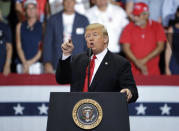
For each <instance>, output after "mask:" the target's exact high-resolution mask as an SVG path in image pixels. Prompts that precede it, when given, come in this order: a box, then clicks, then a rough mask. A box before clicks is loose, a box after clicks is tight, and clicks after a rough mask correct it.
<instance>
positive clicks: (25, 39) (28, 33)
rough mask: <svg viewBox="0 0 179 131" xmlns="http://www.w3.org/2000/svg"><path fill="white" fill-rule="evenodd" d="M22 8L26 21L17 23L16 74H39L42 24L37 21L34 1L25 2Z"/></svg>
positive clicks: (41, 68) (40, 69)
mask: <svg viewBox="0 0 179 131" xmlns="http://www.w3.org/2000/svg"><path fill="white" fill-rule="evenodd" d="M24 8H25V14H26V17H27V19H26V21H24V22H21V23H18V24H17V28H16V47H17V54H18V56H19V60H18V64H17V67H16V68H17V73H29V74H40V73H42V71H43V67H42V64H41V63H40V62H39V60H40V58H41V55H42V49H41V47H42V24H41V23H40V22H39V21H38V15H37V2H36V0H27V1H26V2H25V3H24Z"/></svg>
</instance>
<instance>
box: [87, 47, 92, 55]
mask: <svg viewBox="0 0 179 131" xmlns="http://www.w3.org/2000/svg"><path fill="white" fill-rule="evenodd" d="M92 54H93V51H92V49H91V48H88V50H87V55H88V57H91V56H92Z"/></svg>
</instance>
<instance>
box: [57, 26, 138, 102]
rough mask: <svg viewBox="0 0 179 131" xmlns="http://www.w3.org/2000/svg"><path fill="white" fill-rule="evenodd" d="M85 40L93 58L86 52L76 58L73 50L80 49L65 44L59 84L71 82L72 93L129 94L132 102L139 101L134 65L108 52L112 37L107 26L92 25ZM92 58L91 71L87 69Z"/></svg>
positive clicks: (68, 43)
mask: <svg viewBox="0 0 179 131" xmlns="http://www.w3.org/2000/svg"><path fill="white" fill-rule="evenodd" d="M85 39H86V42H87V47H88V48H90V49H91V50H92V53H93V54H92V55H91V54H90V55H87V54H88V53H87V52H84V53H81V54H78V55H75V56H73V57H72V56H71V55H72V52H73V49H74V48H76V47H75V45H74V44H73V42H72V41H69V42H64V43H63V44H62V46H61V48H62V51H63V55H62V59H60V60H59V64H58V67H57V71H56V80H57V82H58V83H60V84H67V83H70V85H71V91H72V92H123V93H124V92H125V93H126V95H127V101H128V102H134V101H136V100H137V98H138V92H137V88H136V85H135V81H134V79H133V76H132V72H131V66H130V63H129V62H128V61H127V60H126V59H125V58H123V57H121V56H120V55H117V54H115V53H112V52H110V51H109V50H108V49H107V46H108V42H109V36H108V32H107V30H106V28H105V27H104V25H102V24H99V23H94V24H90V25H88V26H87V27H86V32H85ZM90 58H91V62H90V68H87V67H88V64H89V63H88V62H89V61H88V60H89V59H90ZM88 69H89V71H90V75H89V83H90V84H89V85H90V86H89V88H88Z"/></svg>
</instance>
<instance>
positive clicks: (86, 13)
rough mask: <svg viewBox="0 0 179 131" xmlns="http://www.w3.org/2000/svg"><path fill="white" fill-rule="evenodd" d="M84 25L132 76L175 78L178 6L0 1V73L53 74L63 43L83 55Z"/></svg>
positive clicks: (171, 1)
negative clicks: (104, 37) (96, 29)
mask: <svg viewBox="0 0 179 131" xmlns="http://www.w3.org/2000/svg"><path fill="white" fill-rule="evenodd" d="M90 23H101V24H103V25H105V27H106V28H107V31H108V34H109V44H108V49H109V50H110V51H111V52H113V53H116V54H119V55H122V56H124V57H126V58H127V59H128V60H129V61H130V62H131V68H132V72H133V74H134V75H160V74H166V75H173V74H179V0H116V1H115V0H0V72H1V73H3V74H4V75H8V74H10V73H18V74H23V73H26V74H41V73H52V74H53V73H55V69H56V65H57V62H58V59H59V58H60V57H61V56H62V50H61V44H62V43H63V42H65V41H68V40H69V39H71V40H72V42H73V44H74V46H75V49H74V51H73V54H72V55H75V54H78V53H82V52H84V51H86V50H87V46H86V42H85V36H84V34H85V27H86V26H87V25H88V24H90Z"/></svg>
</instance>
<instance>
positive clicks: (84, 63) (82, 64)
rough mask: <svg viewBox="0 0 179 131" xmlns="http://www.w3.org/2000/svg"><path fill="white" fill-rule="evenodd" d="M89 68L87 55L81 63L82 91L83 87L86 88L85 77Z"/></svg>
mask: <svg viewBox="0 0 179 131" xmlns="http://www.w3.org/2000/svg"><path fill="white" fill-rule="evenodd" d="M87 66H88V56H87V55H85V56H84V57H83V59H82V60H81V62H80V66H79V67H80V70H81V78H82V79H81V82H80V84H81V85H80V87H81V91H82V89H83V87H84V82H85V77H86V68H87Z"/></svg>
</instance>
